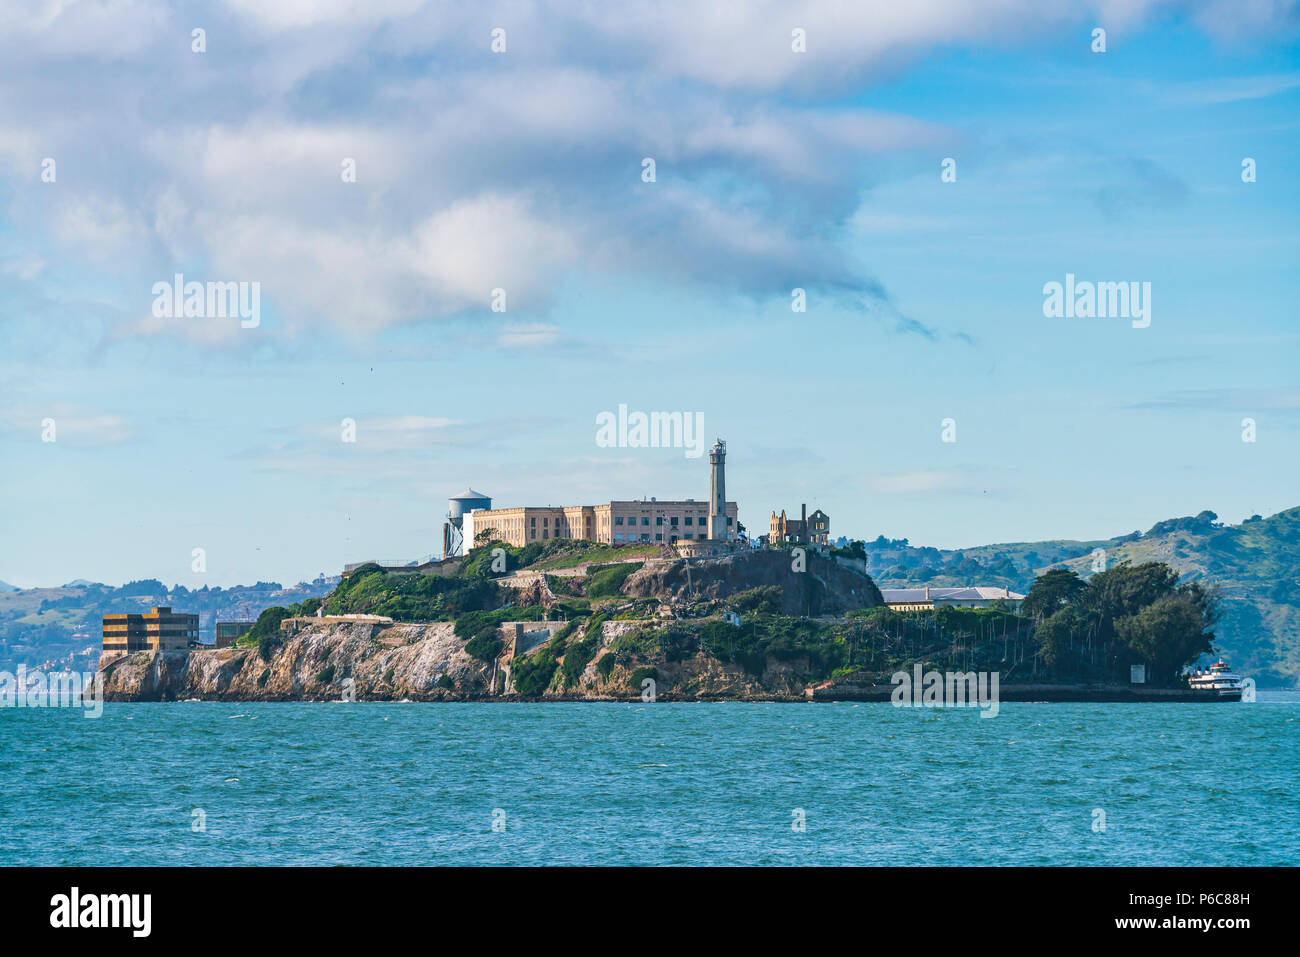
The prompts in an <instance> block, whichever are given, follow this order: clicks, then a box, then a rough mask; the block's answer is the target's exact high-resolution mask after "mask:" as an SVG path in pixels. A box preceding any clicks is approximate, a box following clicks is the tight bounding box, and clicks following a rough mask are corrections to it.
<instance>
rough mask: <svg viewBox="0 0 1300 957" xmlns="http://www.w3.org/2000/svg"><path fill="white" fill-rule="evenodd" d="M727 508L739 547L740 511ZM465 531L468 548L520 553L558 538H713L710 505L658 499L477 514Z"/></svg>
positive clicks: (610, 541)
mask: <svg viewBox="0 0 1300 957" xmlns="http://www.w3.org/2000/svg"><path fill="white" fill-rule="evenodd" d="M726 508H727V511H726V531H727V540H728V541H734V540H735V538H736V520H737V515H738V509H737V506H736V503H735V502H727V503H726ZM464 529H465V542H466V543H467V545H472V546H477V545H481V544H482V543H483V542H486V541H492V540H496V541H502V542H505V543H506V544H507V545H511V546H514V547H516V548H518V547H522V546H524V545H527V544H528V543H529V542H541V541H547V540H549V539H552V538H581V539H587V540H588V541H593V542H604V543H605V544H607V545H627V544H632V543H635V542H651V543H660V544H671V543H673V542H677V541H695V540H699V539H706V538H708V537H709V503H708V502H697V501H695V500H694V499H685V500H682V501H660V500H657V499H653V498H652V499H645V500H641V501H622V502H607V503H605V504H603V505H569V506H531V505H529V506H519V507H517V508H494V509H476V510H475V511H473V512H470V513H468V514H467V515H465V517H464ZM480 536H482V541H480V540H479V538H480Z"/></svg>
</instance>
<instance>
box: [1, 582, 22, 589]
mask: <svg viewBox="0 0 1300 957" xmlns="http://www.w3.org/2000/svg"><path fill="white" fill-rule="evenodd" d="M17 590H18V589H17V587H15V586H14V585H11V584H9V583H8V582H0V591H17Z"/></svg>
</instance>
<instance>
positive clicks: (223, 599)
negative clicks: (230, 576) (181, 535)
mask: <svg viewBox="0 0 1300 957" xmlns="http://www.w3.org/2000/svg"><path fill="white" fill-rule="evenodd" d="M337 582H338V578H337V577H334V578H321V579H318V580H316V581H315V582H301V583H299V584H297V585H293V586H290V587H289V588H285V587H284V586H282V585H280V584H279V583H278V582H258V583H257V584H256V585H236V586H234V587H233V588H206V587H205V588H200V589H189V588H186V587H185V586H184V585H175V586H173V587H171V588H168V587H167V586H165V585H164V584H163V583H162V582H160V581H157V580H155V579H146V580H144V581H137V582H130V583H128V584H126V585H122V586H120V587H115V586H112V585H102V584H98V583H95V582H86V581H84V579H78V580H77V581H76V582H70V583H68V584H67V585H64V586H62V587H60V588H19V589H13V590H11V591H5V590H4V589H2V588H0V671H13V670H14V669H16V668H17V666H18V665H19V664H25V665H26V666H27V667H28V668H51V669H56V668H57V669H62V668H71V669H73V670H77V671H90V670H93V669H94V667H95V665H96V662H97V661H98V660H99V652H100V646H101V644H102V634H103V632H102V627H101V626H102V620H101V619H102V616H103V615H105V614H110V613H113V612H141V611H148V610H149V608H150V607H152V606H154V605H170V606H171V607H172V608H173V609H175V610H176V611H178V612H188V613H191V614H196V615H198V616H199V637H200V639H201V640H203V641H208V642H210V641H212V640H213V638H214V624H213V623H214V621H215V620H216V618H218V617H220V618H221V620H223V621H228V620H231V619H235V618H247V619H256V618H257V616H258V615H259V614H260V613H261V612H262V610H263V609H265V608H269V607H272V606H275V605H289V604H292V603H293V602H295V601H302V600H303V599H306V598H317V597H320V596H322V595H325V594H327V593H328V592H329V590H330V589H331V588H333V587H334V585H335V583H337Z"/></svg>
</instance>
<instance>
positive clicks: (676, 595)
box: [102, 540, 1214, 701]
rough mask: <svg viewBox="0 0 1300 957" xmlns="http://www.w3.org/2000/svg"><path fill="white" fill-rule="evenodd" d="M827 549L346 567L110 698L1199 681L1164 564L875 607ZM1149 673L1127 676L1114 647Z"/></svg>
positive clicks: (1188, 620)
mask: <svg viewBox="0 0 1300 957" xmlns="http://www.w3.org/2000/svg"><path fill="white" fill-rule="evenodd" d="M845 551H846V550H843V549H803V548H794V549H792V548H766V549H748V548H746V549H740V550H736V551H735V552H733V553H732V554H728V555H725V556H721V557H713V558H696V559H686V558H680V557H674V556H672V555H671V554H670V553H669V552H668V550H666V549H665V550H663V551H662V552H656V551H653V550H652V551H650V552H649V553H646V552H645V551H642V552H640V553H633V552H634V550H631V549H627V548H619V547H617V546H605V545H596V544H594V543H591V542H576V541H572V540H564V541H558V540H557V541H553V542H549V543H535V544H530V545H528V546H526V547H523V548H511V547H508V546H503V545H499V544H488V545H487V546H485V547H483V548H480V549H476V550H475V551H474V552H472V553H471V556H470V557H469V558H468V559H467V560H465V561H463V562H459V563H457V564H456V565H455V567H451V568H446V569H442V570H440V573H438V574H428V573H425V574H421V573H419V572H397V571H393V570H391V569H390V570H385V569H384V568H382V567H380V566H378V565H362V566H361V567H359V568H357V569H355V570H353V571H352V572H351V573H350V574H349V575H347V576H346V577H345V578H344V579H343V580H342V581H341V582H340V584H339V585H338V586H337V587H336V588H335V589H334V591H332V592H331V593H330V594H329V595H327V596H326V597H325V598H324V599H316V598H313V599H308V600H306V601H303V602H300V603H298V604H296V605H294V606H291V607H289V608H271V609H268V610H267V611H265V612H263V613H262V615H261V617H260V618H259V619H258V622H257V625H256V627H255V628H254V629H253V630H252V631H251V632H249V633H248V634H247V635H245V636H244V638H243V639H241V640H240V641H239V642H238V643H237V644H236V645H235V646H233V647H227V648H220V649H211V650H207V649H204V650H191V651H189V652H174V651H173V652H164V651H143V652H136V653H134V654H131V655H128V656H126V657H123V658H119V659H117V660H115V661H110V662H105V663H104V665H103V667H102V670H103V673H104V677H105V695H106V697H107V698H108V700H110V701H178V700H193V699H199V700H219V701H326V700H358V701H402V700H410V701H512V700H513V701H520V700H553V701H565V700H571V701H573V700H629V699H640V698H645V697H647V696H648V697H653V698H655V699H657V700H679V701H680V700H701V701H714V700H752V701H764V700H766V701H828V700H859V701H875V700H889V699H890V696H891V691H892V689H893V686H892V684H891V676H892V675H894V674H896V673H899V672H900V671H907V670H908V669H911V668H913V667H915V666H918V665H919V666H921V667H922V668H923V669H926V670H930V669H938V670H940V671H947V672H958V673H976V672H978V673H994V674H996V675H997V676H998V678H999V679H1000V694H1001V698H1002V700H1008V701H1010V700H1058V701H1060V700H1129V701H1137V700H1211V699H1212V696H1207V695H1205V694H1202V693H1199V692H1194V691H1190V690H1188V688H1187V685H1186V682H1185V681H1184V680H1183V679H1182V678H1181V671H1182V669H1183V668H1184V666H1185V665H1187V664H1188V663H1190V662H1191V661H1194V660H1195V659H1196V658H1198V657H1199V656H1200V655H1202V654H1206V653H1209V652H1210V651H1211V641H1212V639H1213V631H1212V624H1213V618H1214V600H1213V596H1212V595H1211V594H1210V593H1209V592H1207V591H1206V590H1205V589H1203V588H1202V587H1201V586H1199V585H1196V584H1179V583H1178V580H1177V575H1176V573H1174V572H1172V571H1171V570H1170V569H1169V568H1168V567H1167V566H1164V565H1161V564H1159V563H1154V562H1153V563H1147V564H1144V565H1137V566H1130V565H1121V566H1118V567H1116V568H1114V569H1111V570H1109V571H1107V572H1102V573H1099V574H1098V575H1095V576H1093V578H1092V579H1091V580H1090V581H1088V582H1084V581H1082V580H1080V579H1079V578H1078V577H1077V576H1075V574H1074V573H1073V572H1070V571H1065V570H1057V571H1053V572H1049V573H1047V574H1045V575H1043V576H1040V578H1039V579H1038V580H1037V581H1036V582H1035V584H1034V587H1033V588H1031V590H1030V594H1029V595H1028V596H1027V597H1026V599H1025V602H1024V607H1021V608H1018V609H1017V608H1013V607H1011V606H1010V605H1006V606H1003V605H1002V604H1001V603H994V605H993V607H987V608H954V607H939V608H934V609H932V610H929V611H906V612H900V611H895V610H893V609H891V608H889V607H886V606H885V605H884V603H883V602H882V599H881V593H880V591H879V589H878V588H877V587H876V585H875V583H874V582H873V581H872V579H871V577H870V576H869V575H868V574H867V572H866V568H865V563H864V562H862V561H861V560H859V558H858V556H857V555H854V554H844V552H845ZM1135 662H1141V663H1143V665H1144V667H1145V668H1146V669H1147V671H1148V673H1149V674H1150V679H1149V683H1147V684H1144V685H1140V686H1130V685H1129V684H1128V682H1127V680H1126V679H1127V676H1128V669H1129V666H1130V664H1132V663H1135Z"/></svg>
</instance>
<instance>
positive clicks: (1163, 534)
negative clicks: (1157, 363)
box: [866, 507, 1300, 686]
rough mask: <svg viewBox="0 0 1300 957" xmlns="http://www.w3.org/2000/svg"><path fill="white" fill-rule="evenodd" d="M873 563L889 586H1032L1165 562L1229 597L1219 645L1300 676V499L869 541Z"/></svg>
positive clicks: (1271, 677)
mask: <svg viewBox="0 0 1300 957" xmlns="http://www.w3.org/2000/svg"><path fill="white" fill-rule="evenodd" d="M866 548H867V569H868V571H869V572H870V573H871V575H872V577H873V578H874V579H875V580H876V582H877V583H878V584H879V585H880V587H881V588H900V587H907V586H916V585H924V584H930V585H1006V586H1008V587H1010V588H1013V589H1015V590H1017V591H1020V592H1024V591H1027V590H1028V588H1029V586H1030V585H1031V584H1032V583H1033V580H1034V577H1035V576H1036V575H1039V574H1041V573H1042V572H1044V571H1046V570H1047V569H1049V568H1060V567H1065V568H1072V569H1074V570H1075V571H1076V572H1078V573H1079V574H1080V575H1081V576H1083V577H1085V578H1086V577H1089V576H1091V575H1092V573H1093V564H1094V557H1093V553H1094V551H1095V550H1097V549H1102V550H1104V556H1102V555H1099V556H1098V560H1102V561H1104V562H1105V565H1106V566H1107V567H1109V566H1111V565H1114V564H1115V563H1116V562H1122V561H1130V562H1133V563H1134V564H1137V563H1140V562H1146V561H1161V562H1166V563H1168V564H1169V565H1171V566H1173V567H1174V568H1176V569H1178V572H1179V574H1180V575H1182V576H1183V578H1184V580H1189V581H1205V582H1207V583H1211V584H1217V585H1218V586H1219V588H1220V596H1221V598H1222V600H1223V617H1222V620H1221V621H1220V623H1219V627H1218V636H1219V638H1218V642H1217V647H1218V648H1219V649H1220V650H1221V651H1222V652H1223V654H1224V655H1225V656H1226V657H1227V658H1228V660H1229V661H1231V663H1232V664H1233V666H1234V667H1235V668H1236V669H1237V670H1239V671H1241V672H1243V673H1245V674H1250V675H1253V676H1254V677H1255V678H1256V680H1258V681H1259V682H1260V683H1261V684H1274V685H1276V684H1282V685H1287V686H1294V685H1296V684H1297V678H1298V677H1300V507H1297V508H1292V509H1288V510H1286V511H1284V512H1279V513H1278V514H1276V515H1272V516H1270V517H1268V518H1261V517H1260V516H1258V515H1255V516H1252V517H1251V518H1249V519H1247V520H1246V521H1245V522H1243V523H1241V524H1240V525H1227V526H1225V525H1223V524H1222V523H1220V522H1219V521H1218V516H1217V515H1215V514H1214V513H1213V512H1209V511H1206V512H1201V513H1200V514H1199V515H1194V516H1187V517H1184V518H1172V519H1167V520H1165V521H1162V522H1157V523H1156V524H1155V525H1153V526H1152V527H1151V528H1150V530H1148V531H1147V532H1146V533H1145V534H1144V533H1142V532H1137V531H1135V532H1131V533H1129V534H1127V535H1120V536H1116V537H1114V538H1108V539H1097V540H1095V541H1084V542H1081V541H1059V540H1058V541H1047V542H1018V543H1012V544H1003V545H982V546H980V547H978V548H966V549H955V550H943V549H935V548H918V547H913V546H912V545H910V544H909V543H908V542H907V540H906V539H895V540H889V539H885V538H883V537H882V538H878V539H876V540H875V541H874V542H868V543H867V544H866Z"/></svg>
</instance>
